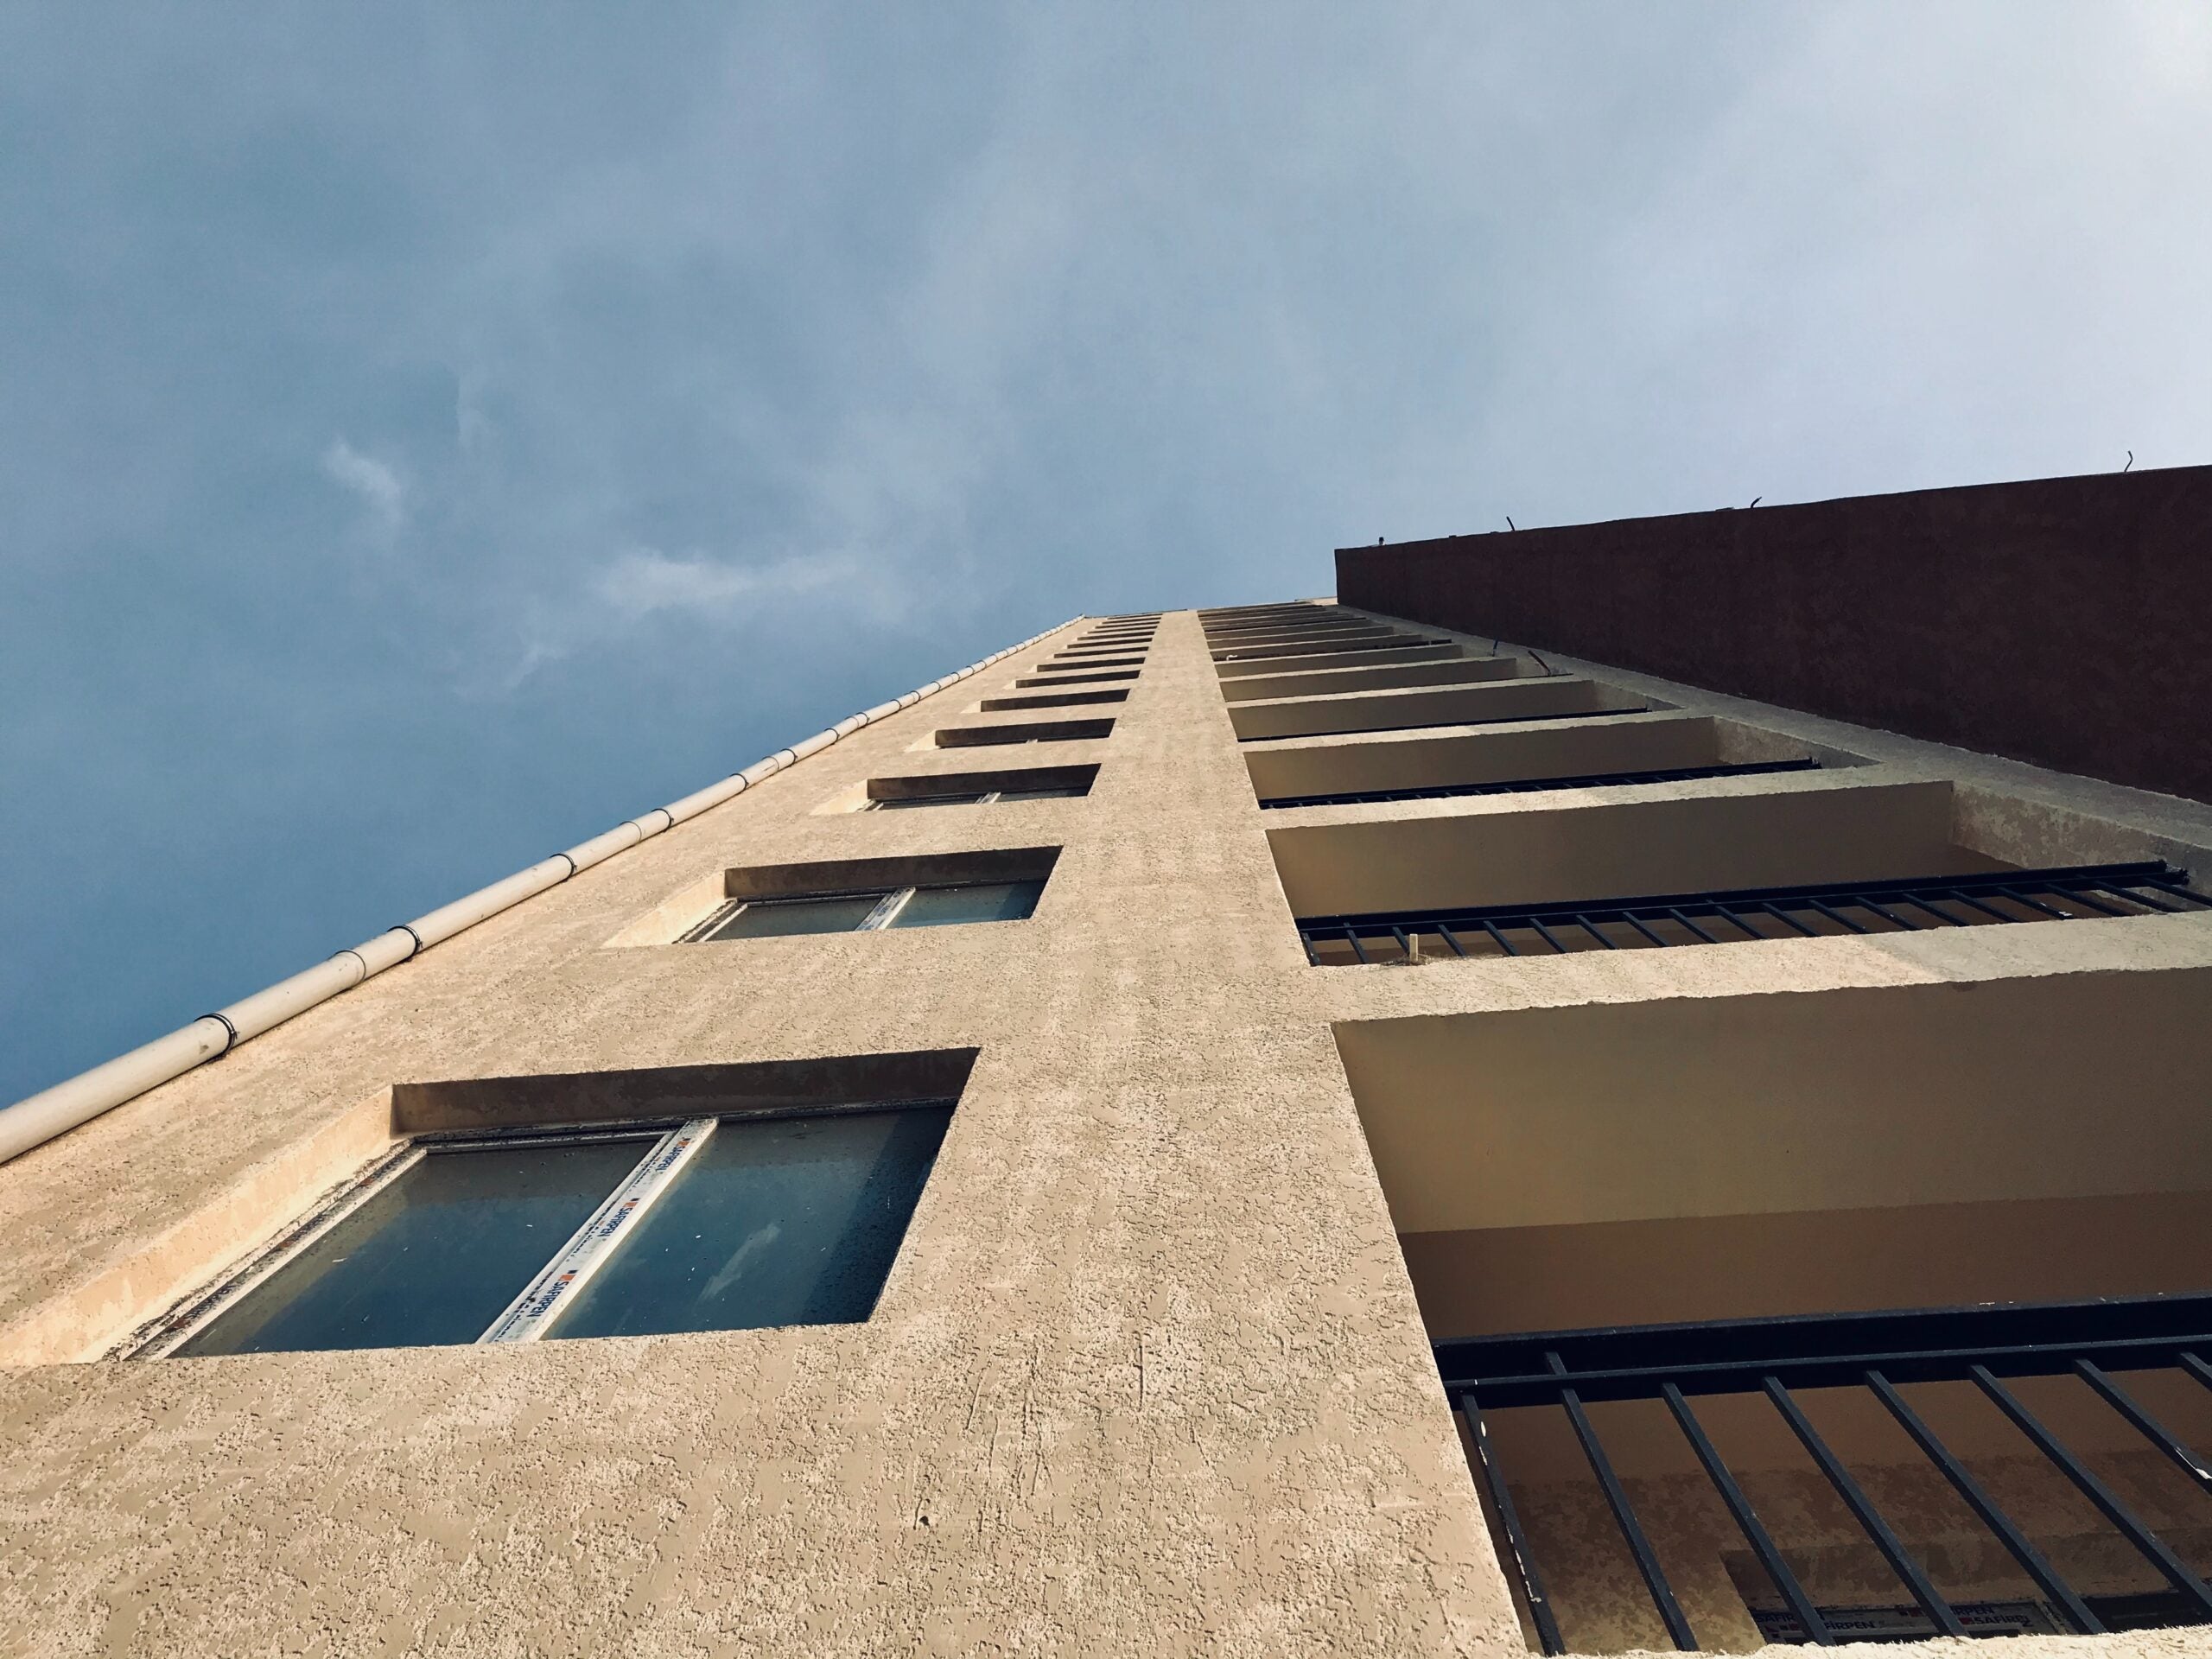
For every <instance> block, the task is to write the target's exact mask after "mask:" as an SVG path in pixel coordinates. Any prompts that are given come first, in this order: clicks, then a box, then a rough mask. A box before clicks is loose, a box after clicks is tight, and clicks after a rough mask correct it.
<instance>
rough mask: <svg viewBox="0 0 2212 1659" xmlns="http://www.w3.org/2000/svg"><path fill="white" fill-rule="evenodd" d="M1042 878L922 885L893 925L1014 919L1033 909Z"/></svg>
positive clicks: (935, 924) (915, 925)
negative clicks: (960, 885)
mask: <svg viewBox="0 0 2212 1659" xmlns="http://www.w3.org/2000/svg"><path fill="white" fill-rule="evenodd" d="M1044 891H1045V884H1044V883H1043V882H1042V881H983V882H979V883H977V884H976V886H974V887H924V888H923V889H922V890H921V891H920V892H919V893H916V894H915V895H914V896H913V897H912V899H908V900H907V901H906V904H905V906H902V907H901V908H900V910H899V913H898V914H897V915H896V916H893V918H891V925H892V926H893V927H943V926H944V925H945V924H947V923H948V922H1018V921H1020V920H1021V919H1022V918H1024V917H1026V916H1027V915H1028V914H1029V913H1030V912H1032V911H1033V910H1035V909H1036V908H1037V895H1038V894H1039V893H1042V892H1044Z"/></svg>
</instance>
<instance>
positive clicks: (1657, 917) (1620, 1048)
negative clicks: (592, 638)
mask: <svg viewBox="0 0 2212 1659" xmlns="http://www.w3.org/2000/svg"><path fill="white" fill-rule="evenodd" d="M1392 551H1393V550H1387V549H1386V550H1379V551H1378V550H1362V553H1361V557H1363V558H1364V557H1368V556H1372V557H1374V558H1376V559H1381V558H1383V557H1384V556H1387V555H1388V554H1389V553H1390V552H1392ZM1370 574H1371V573H1370ZM1359 579H1360V580H1365V579H1367V578H1366V575H1360V576H1359ZM1431 579H1432V580H1433V577H1432V578H1431ZM1353 585H1354V583H1353V582H1352V581H1351V580H1340V586H1341V587H1342V588H1343V589H1344V592H1345V594H1347V595H1349V594H1350V592H1351V588H1352V587H1353ZM1446 586H1447V587H1448V586H1449V584H1448V583H1447V584H1446ZM1405 608H1406V609H1407V610H1409V611H1413V610H1421V609H1428V610H1431V611H1432V613H1433V610H1434V609H1435V608H1437V607H1429V606H1427V602H1426V601H1422V602H1421V603H1420V604H1415V603H1414V602H1413V601H1407V602H1406V605H1405ZM1456 620H1457V621H1458V623H1459V626H1458V627H1453V626H1439V625H1438V624H1437V623H1436V622H1435V621H1433V620H1427V619H1426V618H1424V617H1422V616H1420V615H1411V616H1409V615H1406V614H1392V613H1386V612H1384V611H1382V610H1379V609H1366V608H1359V607H1354V606H1351V605H1349V604H1340V603H1333V602H1330V601H1298V602H1290V603H1284V604H1277V605H1266V606H1256V607H1247V608H1243V609H1236V610H1229V611H1218V612H1211V613H1192V612H1170V613H1159V614H1156V615H1144V616H1128V617H1114V618H1105V619H1084V620H1078V621H1077V622H1074V623H1071V624H1069V625H1067V626H1064V627H1062V628H1060V629H1058V630H1056V631H1055V632H1052V633H1051V634H1050V635H1048V636H1044V637H1041V638H1039V639H1038V640H1035V641H1033V642H1030V643H1028V644H1027V645H1025V646H1023V647H1020V648H1017V649H1016V650H1014V652H1010V653H1003V654H1001V657H1000V658H995V659H993V660H992V661H990V662H988V664H983V665H979V669H978V670H977V671H969V672H966V673H963V675H962V676H958V677H954V678H952V679H951V680H950V681H947V682H940V683H938V684H937V685H936V686H934V687H931V688H925V692H926V695H919V694H918V695H916V696H911V697H908V698H903V699H900V700H899V702H898V703H896V704H887V705H885V706H884V707H883V708H882V709H877V710H872V711H870V713H869V715H868V716H864V717H860V716H856V717H855V721H848V722H845V723H844V724H843V725H842V726H841V727H840V728H836V729H835V731H834V732H833V733H832V734H823V739H820V740H813V741H810V743H808V744H802V745H798V746H795V747H794V749H793V750H791V751H785V752H784V753H782V754H781V755H779V757H775V758H774V759H773V760H772V763H764V765H763V766H762V767H761V768H756V769H748V774H747V775H743V776H744V777H745V782H744V783H742V784H740V785H737V786H736V787H735V788H722V789H720V790H719V791H709V792H706V793H705V794H702V797H701V798H693V800H692V801H691V802H690V803H678V804H676V805H675V806H672V807H671V809H667V810H665V811H664V813H663V814H662V815H661V816H659V817H655V816H654V815H651V814H649V815H645V817H642V818H641V819H639V820H633V821H632V823H631V824H630V825H626V826H624V827H623V828H622V829H621V830H620V831H618V832H611V833H612V835H613V839H612V840H611V841H610V840H608V839H607V838H601V841H602V842H605V843H606V844H605V846H603V847H602V846H601V845H600V844H598V843H587V844H586V849H574V855H567V854H564V855H559V857H560V859H562V860H565V861H566V863H565V864H564V865H558V866H555V865H554V863H553V861H549V866H548V867H539V868H538V870H537V873H536V874H533V873H531V872H525V873H524V876H525V877H528V878H529V879H528V880H524V877H518V878H516V881H517V883H518V884H519V885H516V886H508V885H505V884H503V887H501V888H500V889H499V890H497V893H496V896H495V899H485V900H484V901H483V902H482V903H480V904H474V906H471V905H470V904H469V902H468V901H464V904H463V906H461V908H460V909H458V910H455V909H454V907H448V910H449V911H453V912H454V913H453V914H452V915H447V914H446V913H445V912H435V913H434V916H433V917H432V918H423V922H422V923H420V924H418V925H414V926H413V927H411V928H410V929H403V930H396V932H397V933H404V934H405V935H406V938H405V939H404V940H403V941H400V942H399V943H398V944H396V945H393V946H392V947H391V949H390V950H389V951H387V950H386V947H385V945H382V944H378V943H377V942H373V941H372V942H371V944H368V945H365V946H362V947H359V948H357V950H356V951H355V952H348V953H341V957H353V961H352V962H350V963H344V962H341V963H340V964H339V966H338V968H336V969H329V970H327V972H325V970H318V971H319V972H325V977H324V978H323V979H320V980H316V981H315V983H314V984H313V986H311V987H309V988H308V989H306V990H295V991H292V992H286V993H285V995H283V996H282V997H277V998H276V999H275V1000H274V1001H270V1002H267V1003H264V1004H253V1003H252V1000H251V999H250V1000H249V1004H247V1005H240V1007H239V1008H238V1009H233V1010H226V1013H225V1014H224V1015H222V1016H211V1018H213V1019H215V1020H216V1021H217V1024H218V1026H219V1027H222V1030H221V1031H219V1032H218V1033H217V1034H216V1035H215V1036H214V1037H213V1039H209V1038H208V1037H207V1033H205V1032H201V1033H199V1034H198V1035H192V1034H189V1033H190V1032H191V1029H192V1028H188V1033H181V1034H180V1035H179V1036H178V1037H177V1038H176V1039H174V1041H170V1042H169V1046H168V1047H166V1048H161V1049H160V1052H159V1053H158V1054H157V1055H156V1056H155V1057H154V1058H150V1059H146V1060H143V1061H142V1062H138V1063H137V1064H138V1066H139V1069H138V1070H137V1071H132V1072H130V1073H129V1074H128V1076H125V1074H124V1073H122V1072H118V1073H115V1074H112V1075H111V1077H109V1078H108V1079H107V1081H106V1082H105V1083H96V1084H86V1085H83V1086H82V1087H79V1089H78V1090H77V1092H76V1093H75V1094H73V1095H68V1096H66V1098H65V1097H63V1096H56V1098H55V1099H53V1100H46V1101H44V1102H43V1103H41V1101H34V1102H31V1103H25V1105H24V1106H19V1107H16V1108H12V1109H10V1113H20V1114H24V1115H25V1116H22V1117H21V1118H19V1119H16V1122H18V1123H19V1124H30V1123H34V1122H35V1124H36V1125H38V1126H39V1127H38V1129H37V1135H35V1136H33V1135H29V1134H26V1135H24V1136H23V1137H22V1139H23V1140H24V1141H26V1142H27V1143H28V1142H30V1141H35V1144H26V1145H25V1147H24V1149H23V1150H22V1151H20V1152H19V1153H18V1154H17V1155H16V1156H15V1157H13V1159H12V1160H10V1161H9V1162H7V1163H5V1164H0V1240H3V1241H4V1242H5V1247H6V1248H5V1251H4V1255H0V1434H4V1447H5V1453H4V1460H0V1541H4V1550H0V1632H3V1633H4V1634H0V1647H4V1648H5V1649H7V1650H9V1651H14V1652H22V1653H37V1654H55V1655H60V1654H93V1653H149V1654H150V1653H162V1654H170V1653H180V1654H207V1655H216V1654H221V1655H230V1654H238V1653H248V1652H252V1653H262V1652H268V1653H312V1654H322V1653H331V1654H338V1653H368V1652H389V1653H405V1652H420V1653H425V1654H431V1653H445V1652H454V1653H460V1652H467V1653H514V1654H525V1653H526V1654H546V1653H578V1654H583V1653H600V1652H608V1651H614V1650H623V1651H630V1652H639V1653H670V1654H688V1653H698V1654H806V1655H814V1654H823V1655H835V1654H916V1655H922V1654H940V1653H941V1654H967V1653H999V1654H1014V1653H1039V1654H1053V1653H1065V1654H1122V1653H1128V1654H1147V1655H1149V1654H1222V1655H1232V1654H1233V1655H1244V1654H1251V1655H1261V1654H1266V1655H1271V1656H1272V1655H1282V1654H1341V1655H1353V1656H1360V1655H1372V1656H1383V1655H1428V1654H1435V1655H1446V1654H1483V1655H1513V1654H1518V1653H1521V1652H1522V1651H1526V1650H1530V1649H1549V1650H1558V1651H1572V1652H1578V1653H1615V1652H1621V1651H1624V1650H1628V1649H1649V1648H1661V1649H1663V1648H1670V1647H1678V1646H1685V1647H1686V1646H1689V1645H1695V1646H1697V1647H1699V1648H1702V1649H1712V1650H1723V1651H1736V1652H1748V1651H1751V1650H1752V1649H1757V1648H1758V1647H1760V1646H1762V1645H1763V1644H1765V1643H1771V1642H1798V1643H1803V1642H1817V1641H1820V1640H1821V1639H1823V1638H1826V1639H1828V1640H1834V1641H1841V1640H1849V1639H1855V1638H1861V1637H1880V1638H1886V1639H1892V1640H1894V1639H1900V1638H1903V1639H1910V1638H1912V1637H1922V1636H1933V1635H1936V1634H1940V1633H1942V1632H1946V1631H1949V1632H1953V1633H1958V1632H1965V1633H1968V1634H1975V1635H2001V1634H2013V1633H2021V1632H2025V1633H2029V1634H2030V1639H2031V1642H2034V1643H2050V1644H2051V1645H2053V1646H2054V1647H2055V1646H2056V1645H2058V1644H2061V1643H2065V1642H2066V1639H2067V1637H2068V1636H2069V1633H2078V1632H2089V1633H2092V1634H2093V1635H2094V1637H2095V1646H2096V1650H2097V1651H2099V1652H2101V1653H2109V1654H2115V1655H2117V1654H2123V1653H2151V1652H2162V1653H2177V1652H2183V1651H2203V1650H2205V1649H2206V1647H2207V1645H2208V1644H2207V1642H2206V1639H2205V1634H2204V1632H2203V1630H2202V1629H2198V1628H2193V1627H2199V1626H2202V1625H2206V1624H2212V1592H2207V1590H2206V1589H2205V1586H2204V1582H2203V1575H2204V1574H2205V1573H2207V1571H2208V1570H2212V1473H2208V1471H2207V1469H2206V1465H2205V1464H2204V1463H2203V1461H2202V1450H2206V1449H2212V1370H2209V1369H2208V1367H2212V1334H2208V1333H2212V1114H2208V1111H2207V1105H2208V1102H2212V1087H2209V1086H2208V1085H2212V1044H2208V1042H2207V1040H2206V1031H2207V1028H2208V1022H2207V1020H2206V1018H2205V1015H2206V1013H2207V1011H2208V1009H2212V899H2208V898H2207V897H2206V896H2204V895H2206V894H2208V893H2212V886H2208V885H2207V883H2206V881H2205V880H2204V878H2206V877H2208V876H2212V807H2208V806H2206V805H2203V804H2197V803H2195V802H2191V801H2189V800H2185V799H2183V798H2179V797H2176V796H2171V795H2161V794H2156V793H2152V792H2149V791H2145V790H2140V789H2135V788H2131V787H2128V786H2126V785H2121V784H2117V783H2109V782H2101V781H2097V780H2094V779H2090V778H2088V777H2084V776H2081V775H2077V774H2069V773H2061V772H2053V771H2050V770H2044V769H2039V768H2038V767H2037V766H2033V765H2031V764H2028V763H2026V762H2024V761H2022V760H2012V759H2005V758H2001V757H1999V756H1997V755H1993V754H1987V753H1973V752H1969V751H1966V750H1961V749H1958V748H1954V747H1942V745H1940V744H1938V743H1936V742H1932V741H1926V740H1925V739H1924V738H1920V737H1915V736H1911V735H1904V734H1897V733H1895V732H1885V731H1879V730H1876V729H1872V728H1868V727H1864V726H1854V725H1850V724H1847V723H1844V722H1842V721H1838V720H1836V719H1833V718H1828V717H1825V716H1822V715H1814V714H1808V713H1804V712H1800V711H1796V710H1791V709H1783V708H1781V707H1778V706H1773V705H1769V704H1764V703H1758V702H1750V701H1747V700H1745V699H1744V698H1743V697H1741V696H1731V695H1726V694H1724V693H1721V692H1716V691H1713V690H1699V689H1697V688H1696V687H1694V686H1692V685H1690V684H1687V683H1679V682H1676V681H1671V680H1662V679H1657V678H1654V677H1649V675H1647V674H1643V673H1639V672H1632V671H1627V670H1624V669H1620V668H1616V667H1608V666H1605V665H1603V664H1598V663H1593V662H1587V661H1584V660H1580V658H1575V657H1573V656H1564V655H1561V654H1560V652H1558V651H1557V650H1555V649H1552V648H1550V647H1552V646H1553V645H1554V644H1555V641H1554V640H1553V639H1549V638H1545V639H1534V640H1531V641H1529V643H1527V644H1516V643H1515V642H1514V641H1513V640H1511V639H1495V638H1492V637H1489V636H1487V635H1478V634H1475V633H1471V632H1466V631H1465V627H1466V626H1467V625H1468V622H1469V619H1467V618H1465V617H1459V618H1457V619H1456ZM2186 717H2188V718H2193V719H2194V720H2195V721H2196V726H2197V729H2198V732H2199V734H2200V735H2201V734H2202V731H2203V727H2204V721H2203V716H2202V711H2201V710H2198V711H2195V712H2194V713H2193V714H2192V715H2189V716H2186ZM587 849H588V850H587ZM487 891H492V890H487ZM479 898H482V896H481V895H480V896H479ZM440 917H444V919H443V920H440V919H438V918H440ZM433 946H434V947H435V948H431V947H433ZM387 956H389V957H390V960H387V959H386V957H387ZM333 976H334V977H333ZM289 983H290V982H288V984H289ZM279 989H280V990H282V989H283V988H279ZM310 993H311V994H310ZM264 1021H265V1023H264ZM165 1040H168V1039H165ZM210 1041H212V1042H213V1045H214V1046H215V1048H217V1049H220V1050H222V1051H226V1052H220V1053H219V1058H206V1056H207V1053H210V1052H214V1051H213V1050H212V1049H209V1047H208V1043H209V1042H210ZM142 1053H143V1052H142ZM203 1059H204V1060H205V1063H200V1062H201V1061H202V1060H203ZM120 1064H121V1063H120V1062H119V1063H118V1065H120ZM149 1066H151V1067H153V1068H154V1070H153V1071H148V1070H147V1069H146V1068H147V1067H149ZM156 1073H162V1074H166V1080H163V1081H159V1082H157V1083H155V1084H153V1086H150V1087H147V1086H145V1084H146V1081H147V1079H148V1078H149V1077H152V1076H154V1075H156ZM118 1078H121V1079H122V1081H119V1082H118V1081H117V1079H118ZM65 1088H67V1086H65ZM100 1090H105V1093H101V1092H99V1091H100ZM88 1091H89V1092H88ZM111 1096H113V1098H111ZM27 1109H28V1110H27ZM10 1113H0V1130H4V1128H5V1125H6V1124H7V1122H9V1119H10ZM66 1122H74V1127H67V1128H66V1132H60V1133H54V1129H55V1128H56V1126H59V1125H63V1124H65V1123H66ZM2198 1344H2202V1345H2201V1346H2200V1345H2198Z"/></svg>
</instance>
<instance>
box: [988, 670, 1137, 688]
mask: <svg viewBox="0 0 2212 1659" xmlns="http://www.w3.org/2000/svg"><path fill="white" fill-rule="evenodd" d="M1136 677H1137V671H1136V670H1135V669H1134V668H1122V669H1111V670H1109V671H1106V672H1105V673H1103V674H1093V673H1090V672H1087V671H1086V672H1084V673H1078V674H1055V675H1052V676H1050V677H1046V676H1044V675H1041V674H1040V675H1030V676H1025V677H1022V678H1020V679H1017V680H1016V681H1014V684H1015V685H1017V686H1020V687H1024V688H1027V687H1033V686H1053V685H1087V684H1090V683H1094V682H1097V681H1104V680H1134V679H1135V678H1136Z"/></svg>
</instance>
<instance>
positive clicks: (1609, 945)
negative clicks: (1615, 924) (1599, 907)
mask: <svg viewBox="0 0 2212 1659" xmlns="http://www.w3.org/2000/svg"><path fill="white" fill-rule="evenodd" d="M1574 925H1576V926H1577V927H1579V928H1580V929H1581V930H1582V931H1584V932H1585V933H1587V934H1588V935H1589V936H1590V937H1591V938H1593V939H1595V940H1597V941H1598V943H1599V944H1602V945H1604V946H1605V949H1606V950H1619V949H1620V946H1619V945H1618V944H1615V943H1614V942H1613V941H1612V940H1611V939H1609V938H1606V937H1605V932H1604V931H1603V930H1602V929H1600V928H1599V927H1598V926H1597V925H1596V924H1594V923H1593V922H1592V921H1591V919H1590V918H1588V917H1587V916H1577V917H1576V918H1574Z"/></svg>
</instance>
